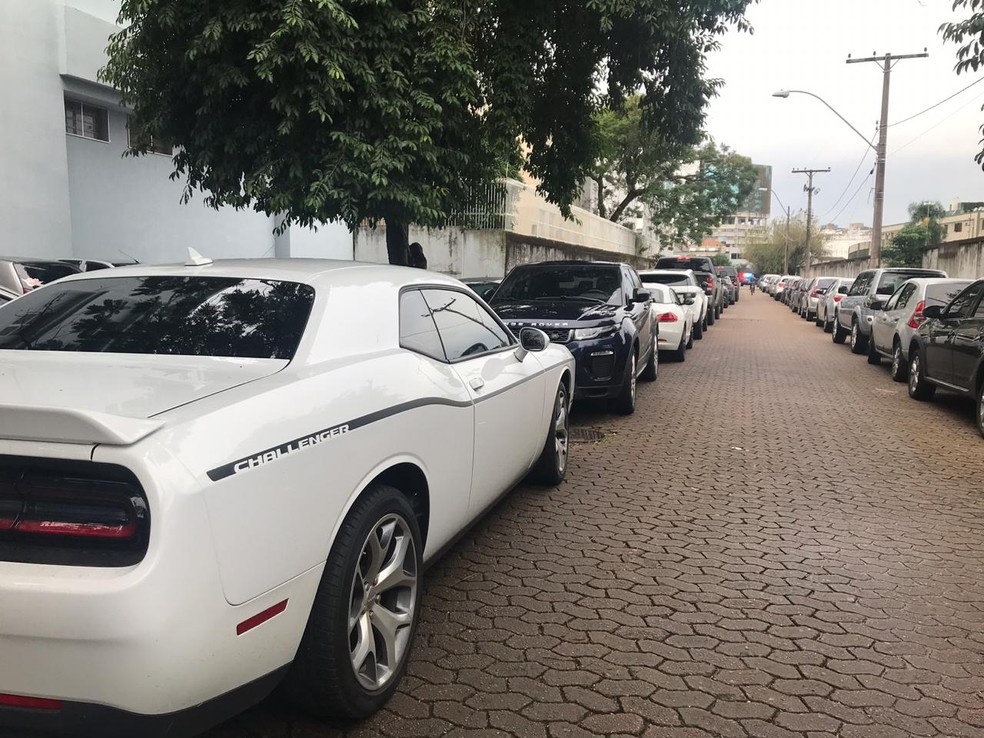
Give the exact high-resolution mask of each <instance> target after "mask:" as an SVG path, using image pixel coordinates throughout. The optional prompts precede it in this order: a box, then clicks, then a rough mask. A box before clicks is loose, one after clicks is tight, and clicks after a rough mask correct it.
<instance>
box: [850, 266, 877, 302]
mask: <svg viewBox="0 0 984 738" xmlns="http://www.w3.org/2000/svg"><path fill="white" fill-rule="evenodd" d="M874 276H875V274H874V272H862V273H861V274H859V275H858V278H857V279H855V280H854V284H853V285H852V286H851V291H850V292H848V293H847V294H848V296H852V295H864V294H867V292H868V286H869V285H870V284H871V280H872V278H873V277H874Z"/></svg>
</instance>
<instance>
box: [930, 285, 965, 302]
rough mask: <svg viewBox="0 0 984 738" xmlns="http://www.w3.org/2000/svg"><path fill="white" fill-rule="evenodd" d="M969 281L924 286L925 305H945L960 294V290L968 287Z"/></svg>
mask: <svg viewBox="0 0 984 738" xmlns="http://www.w3.org/2000/svg"><path fill="white" fill-rule="evenodd" d="M970 285H971V282H969V281H966V282H950V283H948V284H931V285H929V287H927V288H926V307H929V306H930V305H939V306H940V307H944V306H946V305H947V304H948V303H949V302H950V300H952V299H953V298H954V297H956V296H957V295H959V294H960V291H961V290H963V289H966V288H967V287H970Z"/></svg>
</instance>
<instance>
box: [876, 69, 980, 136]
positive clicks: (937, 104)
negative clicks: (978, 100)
mask: <svg viewBox="0 0 984 738" xmlns="http://www.w3.org/2000/svg"><path fill="white" fill-rule="evenodd" d="M979 82H984V77H978V78H977V79H975V80H974V81H973V82H971V83H970V84H969V85H967V86H966V87H963V88H961V89H959V90H957V91H956V92H954V93H953V94H952V95H950V96H949V97H945V98H943V99H942V100H940V101H939V102H938V103H935V104H933V105H930V106H929V107H928V108H926V109H925V110H920V111H919V112H918V113H916V114H915V115H910V116H909V117H908V118H903V119H902V120H897V121H895V122H894V123H889V124H888V127H889V128H891V127H892V126H897V125H900V124H902V123H908V122H909V121H910V120H912V119H913V118H918V117H919V116H920V115H922V114H923V113H928V112H929V111H930V110H932V109H933V108H938V107H939V106H940V105H942V104H943V103H945V102H947V101H949V100H952V99H953V98H955V97H956V96H957V95H959V94H960V93H962V92H966V91H967V90H969V89H970V88H971V87H973V86H974V85H976V84H978V83H979Z"/></svg>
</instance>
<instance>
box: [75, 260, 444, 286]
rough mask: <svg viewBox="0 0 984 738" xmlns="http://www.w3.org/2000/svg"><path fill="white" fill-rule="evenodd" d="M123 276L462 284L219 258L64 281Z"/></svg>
mask: <svg viewBox="0 0 984 738" xmlns="http://www.w3.org/2000/svg"><path fill="white" fill-rule="evenodd" d="M120 277H237V278H240V279H275V280H280V281H284V282H302V283H305V284H310V285H312V286H315V287H317V286H318V285H329V284H331V285H346V286H358V285H367V284H371V283H379V282H390V283H392V284H394V285H403V284H413V283H419V284H447V285H456V284H459V282H458V280H456V279H454V278H453V277H448V276H447V275H444V274H438V273H437V272H430V271H427V270H425V269H416V268H412V267H402V266H392V265H390V264H370V263H366V262H358V261H341V260H336V259H216V260H215V261H213V262H212V263H210V264H205V265H203V266H189V265H187V264H153V265H151V264H133V265H130V266H122V267H116V268H115V269H113V270H112V272H110V273H107V272H106V271H105V270H99V271H95V272H82V273H80V274H73V275H71V276H68V277H65V278H64V280H65V281H69V280H80V279H117V278H120Z"/></svg>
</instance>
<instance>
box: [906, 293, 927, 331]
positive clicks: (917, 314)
mask: <svg viewBox="0 0 984 738" xmlns="http://www.w3.org/2000/svg"><path fill="white" fill-rule="evenodd" d="M925 307H926V301H925V300H920V301H919V304H918V305H916V309H915V311H914V312H913V313H912V317H911V318H909V320H908V322H907V323H906V325H907V326H909V327H910V328H913V329H916V328H918V327H919V326H921V325H922V324H923V323H925V322H926V316H925V315H923V309H924V308H925Z"/></svg>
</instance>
